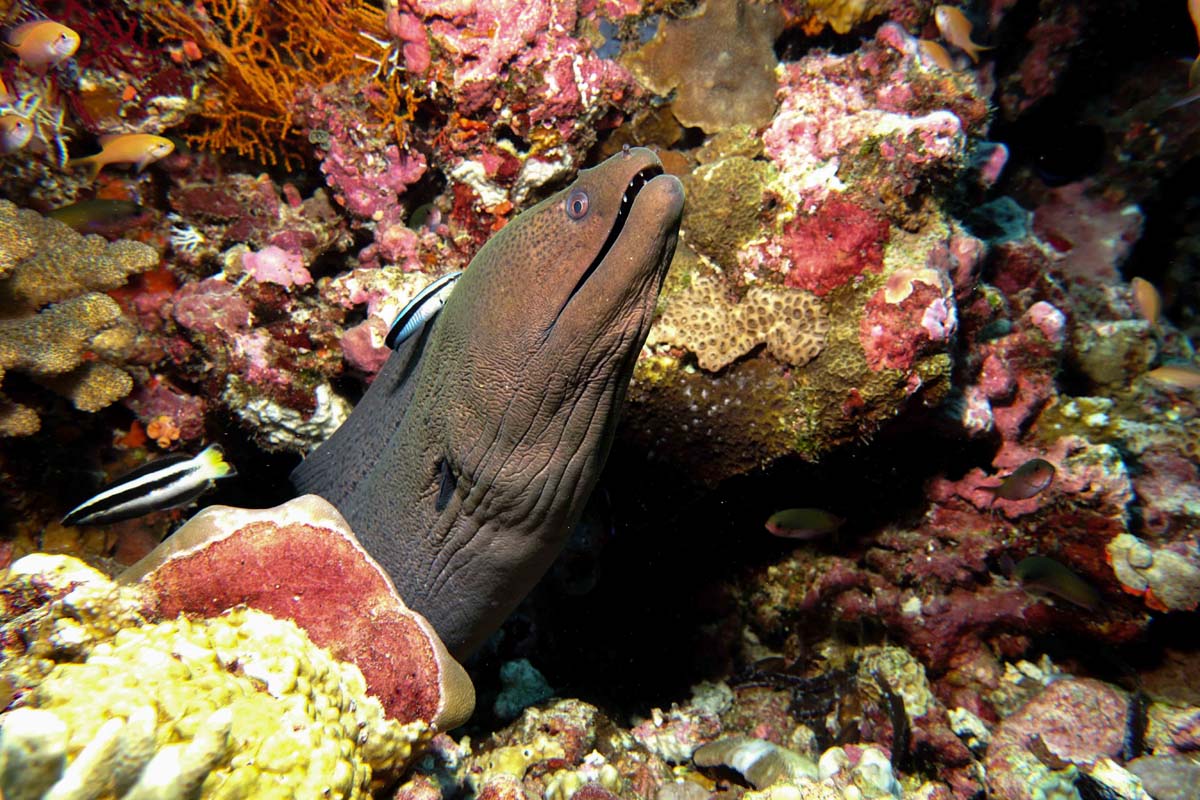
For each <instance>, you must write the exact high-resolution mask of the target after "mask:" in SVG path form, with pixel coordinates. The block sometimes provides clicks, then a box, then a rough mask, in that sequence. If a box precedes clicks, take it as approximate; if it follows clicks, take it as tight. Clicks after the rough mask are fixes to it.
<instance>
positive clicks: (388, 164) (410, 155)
mask: <svg viewBox="0 0 1200 800" xmlns="http://www.w3.org/2000/svg"><path fill="white" fill-rule="evenodd" d="M366 91H367V93H370V92H374V91H377V90H375V89H373V88H372V89H368V90H366ZM297 110H298V112H299V119H300V120H301V122H302V124H303V126H304V128H305V130H307V132H308V138H309V140H310V141H312V142H313V143H314V144H315V145H316V152H317V156H318V157H319V158H320V160H321V172H322V173H323V174H324V175H325V182H326V183H327V184H328V185H329V187H330V189H331V190H332V191H333V196H334V200H335V201H337V203H338V205H340V206H342V207H343V208H345V209H346V211H347V212H348V213H349V214H350V215H351V216H352V218H354V219H355V220H356V222H357V224H359V225H363V226H367V227H369V228H370V229H372V230H373V232H374V238H375V244H374V245H372V246H369V247H368V248H367V249H366V250H365V251H364V252H363V253H362V254H360V259H361V260H363V261H365V262H368V263H378V262H379V261H380V260H382V261H384V262H388V263H405V264H408V265H409V268H410V269H413V268H415V267H416V263H415V262H414V261H413V260H412V258H411V256H412V252H411V247H410V246H409V245H410V242H409V241H408V239H409V238H411V234H412V232H411V231H408V229H407V228H405V226H404V217H405V214H406V213H407V212H406V209H405V206H404V204H403V203H402V202H401V198H402V197H404V195H405V194H406V193H407V192H408V189H409V187H410V186H412V185H413V184H414V183H416V182H417V181H419V180H420V179H421V177H422V176H423V175H424V174H425V170H426V166H427V164H426V160H425V157H424V156H423V155H421V154H420V153H418V152H414V151H412V150H410V149H409V148H407V147H406V148H403V149H402V148H401V147H400V146H399V145H398V144H397V143H396V141H395V139H394V137H393V136H392V135H391V134H390V131H389V130H388V129H387V128H386V127H385V126H382V125H367V124H364V123H363V121H364V120H366V119H369V118H370V114H371V113H372V109H371V104H370V97H369V94H364V93H358V92H352V91H349V90H348V89H347V87H346V86H345V85H342V84H335V85H330V86H325V87H322V88H321V89H319V90H314V91H312V92H311V93H307V94H306V95H305V96H303V97H301V98H300V100H299V103H298V109H297ZM406 234H407V235H406Z"/></svg>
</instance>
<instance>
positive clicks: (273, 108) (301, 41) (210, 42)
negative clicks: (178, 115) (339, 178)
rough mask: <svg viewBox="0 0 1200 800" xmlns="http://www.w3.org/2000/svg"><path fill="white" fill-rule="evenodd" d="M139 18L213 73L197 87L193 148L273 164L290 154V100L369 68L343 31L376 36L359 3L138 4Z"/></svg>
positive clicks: (374, 22) (373, 17) (231, 0)
mask: <svg viewBox="0 0 1200 800" xmlns="http://www.w3.org/2000/svg"><path fill="white" fill-rule="evenodd" d="M138 6H139V11H140V14H141V18H142V19H143V20H144V22H145V23H147V24H149V25H150V26H152V27H153V28H154V29H155V30H156V31H157V32H158V33H159V34H160V35H161V36H162V37H164V38H167V39H170V40H173V41H176V42H179V43H180V44H181V45H182V46H183V47H184V48H185V50H186V48H187V47H188V43H190V46H191V48H193V49H194V50H195V51H196V52H197V54H198V56H199V57H201V58H211V59H212V60H213V62H214V66H215V69H214V71H213V72H212V74H211V75H210V76H209V77H208V79H207V80H206V81H205V82H204V86H203V88H202V90H201V91H202V93H203V96H204V101H203V102H202V103H201V104H200V108H199V109H198V114H199V116H200V117H202V118H203V119H205V120H206V121H207V122H208V123H209V128H208V129H207V130H205V131H204V132H202V133H200V134H196V135H194V136H193V137H192V141H193V143H195V144H197V145H199V146H203V147H205V148H207V149H212V150H217V151H219V152H223V151H225V150H235V151H236V152H238V153H239V154H240V155H245V156H249V157H251V158H255V159H258V160H259V161H262V162H264V163H268V164H274V163H276V162H277V161H279V160H281V159H280V157H281V156H282V161H283V162H284V163H285V164H288V163H291V162H292V161H293V160H295V159H296V158H297V156H298V152H297V151H298V147H297V145H296V143H295V142H294V141H293V137H295V135H296V133H297V128H296V125H295V123H294V119H293V117H294V106H293V103H294V102H295V99H296V94H297V92H298V91H299V90H300V88H301V87H302V86H305V85H308V84H310V82H316V83H320V84H323V83H330V82H333V81H335V80H338V79H340V78H343V77H346V76H348V75H357V76H360V79H361V80H362V81H364V82H365V80H366V79H367V78H368V77H369V76H370V74H371V68H370V65H369V64H367V63H364V62H363V61H362V60H360V59H358V58H357V57H356V56H357V54H358V52H359V48H358V41H356V40H355V39H354V38H353V36H347V35H345V34H344V32H347V31H365V32H366V33H368V34H374V35H375V36H377V37H378V36H382V35H383V34H384V30H383V15H382V14H381V13H380V11H379V10H378V9H377V8H375V7H373V6H371V5H370V4H369V3H366V2H362V0H319V1H318V2H315V3H314V2H295V1H294V0H285V1H284V2H258V1H256V2H251V3H243V2H238V0H217V2H214V3H209V4H208V5H207V6H199V7H195V8H192V7H187V6H184V5H180V4H176V3H157V2H143V3H139V4H138Z"/></svg>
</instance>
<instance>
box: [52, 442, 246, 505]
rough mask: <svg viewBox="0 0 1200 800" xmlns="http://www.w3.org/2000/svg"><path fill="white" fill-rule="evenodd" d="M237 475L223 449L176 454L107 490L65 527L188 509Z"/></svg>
mask: <svg viewBox="0 0 1200 800" xmlns="http://www.w3.org/2000/svg"><path fill="white" fill-rule="evenodd" d="M234 475H237V470H235V469H234V468H233V465H231V464H230V463H229V462H228V461H226V460H225V454H224V453H223V452H222V451H221V447H220V445H215V444H210V445H209V446H208V447H206V448H204V449H203V450H201V451H200V452H199V453H197V454H196V455H194V456H189V455H187V454H185V453H174V454H172V455H169V456H163V457H162V458H157V459H155V460H154V461H150V462H148V463H146V464H143V465H142V466H140V467H138V468H137V469H135V470H133V471H132V472H128V473H126V474H125V475H122V476H121V477H120V478H117V479H116V480H115V481H113V482H112V483H110V484H109V485H107V486H105V487H104V488H103V489H102V490H100V492H99V493H98V494H96V495H95V496H94V497H92V498H91V499H89V500H85V501H84V502H82V503H80V504H79V505H77V506H76V507H75V508H73V509H71V511H70V512H69V513H68V514H67V515H66V516H65V517H63V521H62V524H63V525H106V524H108V523H110V522H120V521H121V520H123V519H133V518H134V517H140V516H142V515H143V514H149V513H150V512H151V511H164V510H166V509H168V508H178V507H179V506H184V505H187V504H188V503H190V502H192V501H193V500H195V499H196V498H198V497H199V496H200V495H202V494H204V493H205V492H206V491H208V490H209V489H210V488H212V485H213V481H215V480H217V479H219V478H230V477H232V476H234Z"/></svg>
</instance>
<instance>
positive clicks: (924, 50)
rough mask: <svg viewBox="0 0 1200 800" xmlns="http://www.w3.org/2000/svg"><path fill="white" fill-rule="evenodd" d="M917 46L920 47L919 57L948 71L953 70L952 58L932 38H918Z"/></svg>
mask: <svg viewBox="0 0 1200 800" xmlns="http://www.w3.org/2000/svg"><path fill="white" fill-rule="evenodd" d="M917 46H918V47H920V48H921V57H922V58H923V59H927V60H928V61H930V62H931V63H933V64H934V65H936V66H938V67H941V68H942V69H944V70H946V71H948V72H955V71H956V70H955V69H954V59H952V58H951V57H950V54H949V53H948V52H946V48H944V47H942V46H941V44H939V43H938V42H935V41H933V40H932V39H918V40H917Z"/></svg>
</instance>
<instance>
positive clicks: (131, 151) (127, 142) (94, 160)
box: [67, 133, 175, 178]
mask: <svg viewBox="0 0 1200 800" xmlns="http://www.w3.org/2000/svg"><path fill="white" fill-rule="evenodd" d="M174 149H175V143H174V142H172V141H171V140H170V139H167V138H166V137H163V136H155V135H154V134H152V133H118V134H114V135H110V136H101V137H100V152H99V153H96V154H95V155H92V156H87V157H86V158H73V159H71V160H70V161H69V162H67V166H69V167H79V166H85V165H86V166H87V167H89V168H90V169H91V171H92V177H93V178H95V177H96V176H97V175H99V174H100V170H102V169H104V168H105V167H106V166H108V165H109V164H136V165H137V169H138V172H141V171H142V170H144V169H145V168H146V167H147V166H149V165H150V164H153V163H154V162H155V161H158V160H159V159H160V158H166V157H167V156H169V155H171V151H173V150H174Z"/></svg>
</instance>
